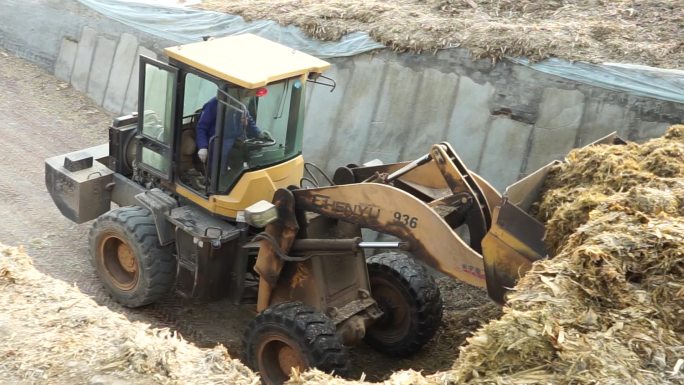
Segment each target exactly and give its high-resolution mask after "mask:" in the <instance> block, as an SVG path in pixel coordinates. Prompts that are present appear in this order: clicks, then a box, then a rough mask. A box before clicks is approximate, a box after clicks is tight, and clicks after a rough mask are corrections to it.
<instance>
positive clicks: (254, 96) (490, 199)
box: [45, 34, 611, 384]
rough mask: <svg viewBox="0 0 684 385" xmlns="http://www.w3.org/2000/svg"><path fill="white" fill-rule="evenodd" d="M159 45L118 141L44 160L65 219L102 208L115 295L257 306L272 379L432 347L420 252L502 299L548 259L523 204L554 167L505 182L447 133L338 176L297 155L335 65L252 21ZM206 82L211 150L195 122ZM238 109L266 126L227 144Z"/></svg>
mask: <svg viewBox="0 0 684 385" xmlns="http://www.w3.org/2000/svg"><path fill="white" fill-rule="evenodd" d="M165 54H166V56H167V57H168V61H167V62H161V61H157V60H154V59H151V58H148V57H145V56H141V57H140V66H139V68H140V73H139V97H138V105H139V106H138V111H137V112H135V113H132V114H130V115H126V116H121V117H117V118H115V119H114V120H113V123H112V125H111V126H110V128H109V141H108V143H106V144H103V145H100V146H95V147H92V148H88V149H84V150H80V151H75V152H72V153H68V154H64V155H60V156H56V157H53V158H50V159H47V160H46V163H45V179H46V185H47V189H48V191H49V193H50V195H51V197H52V199H53V200H54V202H55V204H56V206H57V207H58V208H59V209H60V211H61V212H62V214H63V215H64V216H66V217H67V218H69V219H70V220H72V221H74V222H76V223H83V222H86V221H90V220H94V222H93V224H92V228H91V230H90V233H89V240H88V242H89V246H90V256H91V260H92V264H93V266H94V268H95V271H96V272H97V274H98V276H99V278H100V279H101V281H102V284H103V285H104V287H105V289H106V290H107V292H108V293H109V294H110V295H111V296H112V297H113V298H114V299H115V300H116V301H118V302H120V303H121V304H123V305H125V306H128V307H139V306H144V305H147V304H150V303H153V302H155V301H157V300H159V299H160V298H162V297H163V296H166V295H168V294H169V293H170V292H172V291H174V290H175V291H176V292H177V293H179V294H180V295H181V296H184V297H188V298H202V299H219V298H229V299H230V300H231V301H233V302H235V303H249V302H251V303H252V304H255V306H256V312H257V315H256V316H255V318H254V319H253V320H252V321H251V323H250V324H249V325H248V326H247V329H246V332H245V336H244V349H243V350H244V351H243V353H244V358H245V362H246V363H247V364H248V365H249V366H251V367H252V368H253V369H254V370H255V371H258V372H259V374H260V376H261V378H262V380H263V382H264V383H266V384H280V383H282V382H284V381H285V380H286V379H287V378H288V377H289V374H290V372H291V370H292V369H293V368H298V369H299V370H303V369H305V368H308V367H317V368H319V369H321V370H324V371H328V372H333V373H335V374H338V375H341V376H344V375H346V374H347V371H348V369H349V366H348V365H349V363H348V361H349V360H348V355H347V354H348V350H347V347H348V346H352V345H354V344H357V343H359V342H361V341H365V342H366V343H367V344H369V345H370V346H372V347H374V348H375V349H377V350H379V351H381V352H384V353H386V354H389V355H393V356H399V357H405V356H409V355H411V354H413V353H415V352H416V351H418V350H419V349H421V347H422V346H423V345H425V344H426V343H427V342H428V341H429V340H430V338H431V337H432V336H433V335H434V333H435V331H436V330H437V329H438V327H439V325H440V321H441V315H442V300H441V297H440V293H439V289H438V287H437V285H436V284H435V280H434V278H433V276H432V274H431V273H429V272H428V270H427V269H426V268H425V267H424V265H427V266H430V267H432V268H434V269H435V270H437V271H439V272H441V273H444V274H446V275H448V276H450V277H453V278H455V279H458V280H460V281H463V282H466V283H468V284H470V285H473V286H476V287H481V288H485V289H486V290H487V292H488V293H489V296H490V297H491V298H492V299H493V300H494V301H496V302H499V303H503V302H504V301H505V293H506V290H508V289H509V288H511V287H513V286H514V285H515V282H516V280H517V279H518V278H519V277H520V276H521V275H523V274H524V273H525V272H526V271H527V270H528V269H529V268H530V265H531V263H532V262H534V261H535V260H538V259H540V258H546V257H549V255H548V252H547V251H546V249H545V247H544V244H543V242H542V237H543V234H544V227H543V225H542V224H541V223H539V222H537V221H536V220H535V219H534V218H532V217H530V216H529V215H528V214H527V210H528V209H529V207H530V205H531V204H532V202H533V201H534V200H535V199H536V197H537V195H538V194H539V189H540V186H541V184H542V182H543V180H544V177H545V176H546V173H547V172H548V169H549V166H547V167H545V168H543V169H541V170H539V171H537V172H535V173H533V174H531V175H529V176H528V177H526V178H525V179H523V180H521V181H519V182H517V183H515V184H514V185H512V186H510V187H509V188H507V189H506V193H505V194H504V195H503V196H502V195H500V194H499V193H498V192H497V191H496V190H495V189H494V188H493V187H492V186H491V185H490V184H489V183H487V181H485V180H484V179H482V178H481V177H480V176H478V175H477V174H475V173H473V172H471V171H470V170H468V169H467V168H466V167H465V166H464V164H463V162H462V161H461V159H460V158H459V157H458V155H457V154H456V152H455V151H454V149H453V148H452V147H451V146H450V145H449V144H448V143H438V144H435V145H433V146H432V147H431V148H430V149H429V151H428V153H426V154H425V155H424V156H422V157H420V158H419V159H416V160H413V161H408V162H400V163H392V164H378V163H377V162H374V163H371V164H367V165H353V164H351V165H346V166H344V167H340V168H338V169H337V170H336V171H335V172H334V174H333V176H332V177H329V176H327V175H326V174H325V173H324V172H323V171H322V170H320V169H319V168H317V167H316V166H315V165H313V164H310V163H306V162H305V161H304V159H303V157H302V141H303V132H302V126H303V117H304V105H305V103H304V98H305V95H306V88H307V86H310V85H312V84H319V86H325V85H329V86H332V84H333V83H331V81H332V79H329V78H326V77H325V76H324V75H323V72H324V71H325V70H326V69H328V67H329V66H330V65H329V63H327V62H325V61H323V60H320V59H317V58H315V57H312V56H310V55H307V54H304V53H302V52H299V51H296V50H293V49H291V48H288V47H285V46H283V45H280V44H277V43H274V42H271V41H268V40H266V39H263V38H260V37H257V36H254V35H250V34H245V35H238V36H231V37H224V38H217V39H210V40H206V41H202V42H196V43H191V44H185V45H179V46H174V47H170V48H167V49H166V50H165ZM212 98H216V99H217V108H216V110H217V111H216V116H215V120H216V123H215V133H214V134H213V135H212V136H211V138H210V139H209V143H208V156H207V157H206V159H205V161H204V162H203V161H202V160H201V159H200V158H199V157H198V155H197V154H198V146H197V143H198V137H197V135H198V124H199V122H200V121H201V118H202V112H203V109H205V105H206V102H207V101H208V100H211V99H212ZM236 113H238V114H240V115H241V116H242V117H246V116H249V117H250V118H253V119H254V122H255V124H256V126H257V127H258V128H259V130H260V131H262V132H263V131H267V132H269V133H270V135H268V136H267V139H264V138H250V137H249V135H246V130H245V127H244V121H245V119H239V120H240V121H241V123H240V124H239V125H242V127H238V131H237V132H238V133H239V134H240V135H238V136H237V137H234V138H233V139H231V142H232V145H231V146H229V147H227V146H226V145H225V143H226V141H227V140H228V138H229V137H230V135H232V134H231V132H235V130H236V128H235V127H228V126H230V125H231V122H233V123H234V120H235V119H232V118H231V117H232V116H234V114H236ZM212 118H214V117H213V116H212ZM607 140H611V138H607V139H606V141H607ZM112 203H113V204H114V205H112ZM113 206H114V208H112V207H113ZM364 229H368V230H373V231H374V232H377V233H380V234H385V235H387V236H391V237H392V238H390V240H384V241H377V240H365V239H364V238H363V234H368V233H369V232H368V231H364V232H363V233H362V230H364ZM380 239H383V238H382V237H381V238H380ZM384 239H387V237H385V238H384Z"/></svg>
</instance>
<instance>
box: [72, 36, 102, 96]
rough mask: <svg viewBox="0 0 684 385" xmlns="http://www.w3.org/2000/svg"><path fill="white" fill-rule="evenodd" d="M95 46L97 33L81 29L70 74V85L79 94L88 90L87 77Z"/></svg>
mask: <svg viewBox="0 0 684 385" xmlns="http://www.w3.org/2000/svg"><path fill="white" fill-rule="evenodd" d="M96 44H97V31H95V30H94V29H93V28H90V27H85V28H83V31H82V32H81V39H80V40H79V41H78V50H77V52H76V62H75V63H74V70H73V72H72V73H71V84H72V85H73V86H74V88H75V89H77V90H79V91H81V92H85V91H86V90H87V88H88V76H89V75H90V66H91V63H92V61H93V54H94V53H95V45H96Z"/></svg>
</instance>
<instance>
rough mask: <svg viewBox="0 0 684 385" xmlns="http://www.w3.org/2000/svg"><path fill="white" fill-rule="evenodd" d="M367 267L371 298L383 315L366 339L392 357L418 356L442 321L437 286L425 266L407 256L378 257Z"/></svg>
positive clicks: (388, 254)
mask: <svg viewBox="0 0 684 385" xmlns="http://www.w3.org/2000/svg"><path fill="white" fill-rule="evenodd" d="M366 264H367V266H368V278H369V280H370V286H371V295H372V296H373V299H375V301H377V303H378V305H379V306H380V309H381V310H382V311H383V313H384V314H383V316H382V318H380V319H379V320H378V321H377V322H376V323H374V324H373V325H371V327H370V328H369V329H368V330H367V332H366V336H365V338H364V340H365V341H366V343H367V344H368V345H370V346H371V347H373V348H374V349H376V350H378V351H380V352H382V353H385V354H388V355H391V356H395V357H408V356H410V355H412V354H414V353H416V352H417V351H418V350H420V349H421V348H422V347H423V346H424V345H425V344H426V343H427V342H428V341H429V340H430V339H431V338H432V337H433V336H434V335H435V332H437V329H438V328H439V325H440V323H441V321H442V298H441V295H440V292H439V287H438V286H437V283H436V282H435V280H434V278H433V277H432V276H431V275H430V274H429V273H428V271H427V270H426V269H425V268H424V267H423V266H421V265H419V264H418V263H417V262H416V261H414V260H413V259H412V258H411V257H409V256H407V255H404V254H399V253H392V252H390V253H382V254H377V255H374V256H372V257H370V258H368V259H367V261H366Z"/></svg>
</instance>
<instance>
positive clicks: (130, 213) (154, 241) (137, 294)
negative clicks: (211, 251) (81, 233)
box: [88, 206, 176, 307]
mask: <svg viewBox="0 0 684 385" xmlns="http://www.w3.org/2000/svg"><path fill="white" fill-rule="evenodd" d="M88 238H89V244H90V256H91V262H92V264H93V266H94V267H95V271H96V272H97V275H98V276H99V278H100V280H101V282H102V284H103V285H104V287H105V289H107V291H108V292H109V294H110V295H111V296H112V298H114V300H116V301H117V302H119V303H121V304H122V305H124V306H127V307H139V306H143V305H147V304H150V303H153V302H155V301H157V300H158V299H160V298H161V297H163V296H165V295H166V294H167V293H169V292H170V291H171V288H172V287H173V282H174V279H175V275H176V260H175V257H174V256H173V253H172V248H171V247H170V246H166V247H161V246H160V245H159V238H158V236H157V227H156V225H155V223H154V218H153V217H152V214H151V213H150V211H149V210H147V209H145V208H143V207H138V206H130V207H121V208H118V209H115V210H112V211H109V212H107V213H105V214H103V215H102V216H100V217H99V218H98V219H97V220H96V221H95V223H93V226H92V227H91V229H90V233H89V236H88Z"/></svg>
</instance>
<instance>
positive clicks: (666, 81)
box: [508, 58, 684, 103]
mask: <svg viewBox="0 0 684 385" xmlns="http://www.w3.org/2000/svg"><path fill="white" fill-rule="evenodd" d="M508 59H509V60H511V61H512V62H514V63H517V64H522V65H526V66H528V67H531V68H533V69H535V70H537V71H540V72H544V73H547V74H551V75H557V76H560V77H563V78H566V79H570V80H574V81H576V82H580V83H586V84H589V85H592V86H596V87H602V88H607V89H609V90H613V91H621V92H627V93H629V94H631V95H639V96H645V97H649V98H656V99H661V100H669V101H672V102H677V103H684V71H680V70H668V69H660V68H655V67H647V66H641V65H634V64H617V63H604V64H590V63H582V62H569V61H565V60H560V59H555V58H551V59H547V60H544V61H542V62H539V63H531V62H530V61H529V60H526V59H519V58H508Z"/></svg>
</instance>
